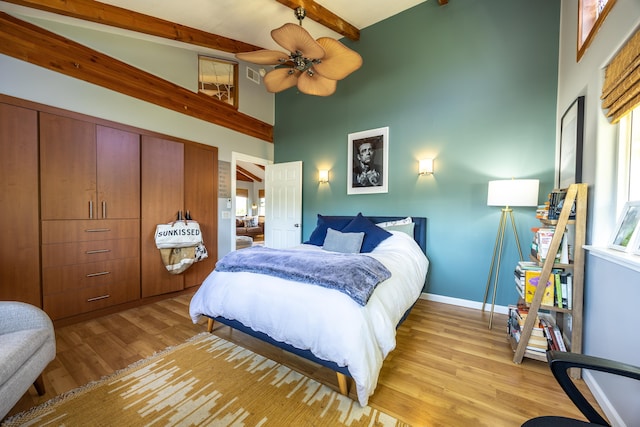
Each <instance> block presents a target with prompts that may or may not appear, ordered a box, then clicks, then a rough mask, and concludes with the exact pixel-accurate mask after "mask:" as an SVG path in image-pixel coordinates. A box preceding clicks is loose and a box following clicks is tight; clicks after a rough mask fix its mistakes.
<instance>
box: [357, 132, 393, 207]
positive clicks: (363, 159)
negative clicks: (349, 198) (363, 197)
mask: <svg viewBox="0 0 640 427" xmlns="http://www.w3.org/2000/svg"><path fill="white" fill-rule="evenodd" d="M347 156H348V160H347V168H348V170H347V194H373V193H386V192H387V191H388V182H389V128H388V127H383V128H378V129H371V130H365V131H362V132H355V133H350V134H349V138H348V141H347Z"/></svg>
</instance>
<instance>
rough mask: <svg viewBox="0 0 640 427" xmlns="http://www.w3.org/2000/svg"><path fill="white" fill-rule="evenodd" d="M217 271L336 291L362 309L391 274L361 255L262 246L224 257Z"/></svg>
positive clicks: (380, 264)
mask: <svg viewBox="0 0 640 427" xmlns="http://www.w3.org/2000/svg"><path fill="white" fill-rule="evenodd" d="M216 270H217V271H228V272H238V271H245V272H249V273H259V274H267V275H270V276H275V277H280V278H282V279H288V280H295V281H298V282H304V283H310V284H313V285H319V286H324V287H325V288H330V289H335V290H338V291H340V292H343V293H345V294H347V295H349V296H350V297H351V298H352V299H353V300H354V301H355V302H357V303H358V304H360V305H365V304H366V303H367V301H369V297H370V296H371V294H372V293H373V290H374V289H375V287H376V286H377V285H378V283H380V282H382V281H384V280H386V279H388V278H389V277H391V272H390V271H389V270H388V269H387V268H386V267H385V266H384V265H382V263H381V262H380V261H378V260H376V259H374V258H371V257H370V256H367V255H362V254H342V253H335V252H319V251H302V250H294V249H271V248H265V247H262V246H254V247H251V248H246V249H241V250H238V251H234V252H230V253H229V254H227V255H225V256H224V257H223V258H222V259H221V260H219V261H218V263H217V264H216Z"/></svg>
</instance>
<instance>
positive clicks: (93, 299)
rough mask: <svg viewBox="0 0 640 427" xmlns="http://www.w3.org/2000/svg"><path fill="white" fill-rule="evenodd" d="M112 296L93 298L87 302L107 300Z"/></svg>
mask: <svg viewBox="0 0 640 427" xmlns="http://www.w3.org/2000/svg"><path fill="white" fill-rule="evenodd" d="M110 296H111V295H109V294H107V295H101V296H99V297H93V298H89V299H87V302H93V301H100V300H101V299H107V298H109V297H110Z"/></svg>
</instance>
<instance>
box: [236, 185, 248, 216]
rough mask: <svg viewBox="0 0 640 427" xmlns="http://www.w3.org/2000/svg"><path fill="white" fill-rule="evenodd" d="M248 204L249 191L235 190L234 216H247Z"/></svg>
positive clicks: (244, 189) (243, 189)
mask: <svg viewBox="0 0 640 427" xmlns="http://www.w3.org/2000/svg"><path fill="white" fill-rule="evenodd" d="M248 203H249V190H247V189H246V188H238V189H236V216H247V204H248Z"/></svg>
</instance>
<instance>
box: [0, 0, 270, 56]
mask: <svg viewBox="0 0 640 427" xmlns="http://www.w3.org/2000/svg"><path fill="white" fill-rule="evenodd" d="M3 1H5V2H7V3H13V4H16V5H18V6H24V7H29V8H31V9H37V10H43V11H45V12H51V13H56V14H58V15H63V16H68V17H71V18H76V19H82V20H85V21H91V22H95V23H98V24H103V25H109V26H111V27H117V28H122V29H124V30H129V31H135V32H138V33H143V34H149V35H152V36H156V37H162V38H165V39H170V40H176V41H179V42H182V43H189V44H193V45H197V46H202V47H206V48H210V49H215V50H220V51H223V52H229V53H238V52H251V51H255V50H260V49H263V48H262V47H259V46H254V45H252V44H249V43H244V42H241V41H239V40H234V39H230V38H227V37H224V36H220V35H217V34H211V33H207V32H205V31H201V30H198V29H195V28H190V27H186V26H184V25H180V24H176V23H175V22H170V21H165V20H164V19H159V18H154V17H153V16H149V15H144V14H142V13H138V12H134V11H132V10H128V9H123V8H121V7H117V6H112V5H109V4H106V3H100V2H97V1H94V0H64V1H61V0H3Z"/></svg>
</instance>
